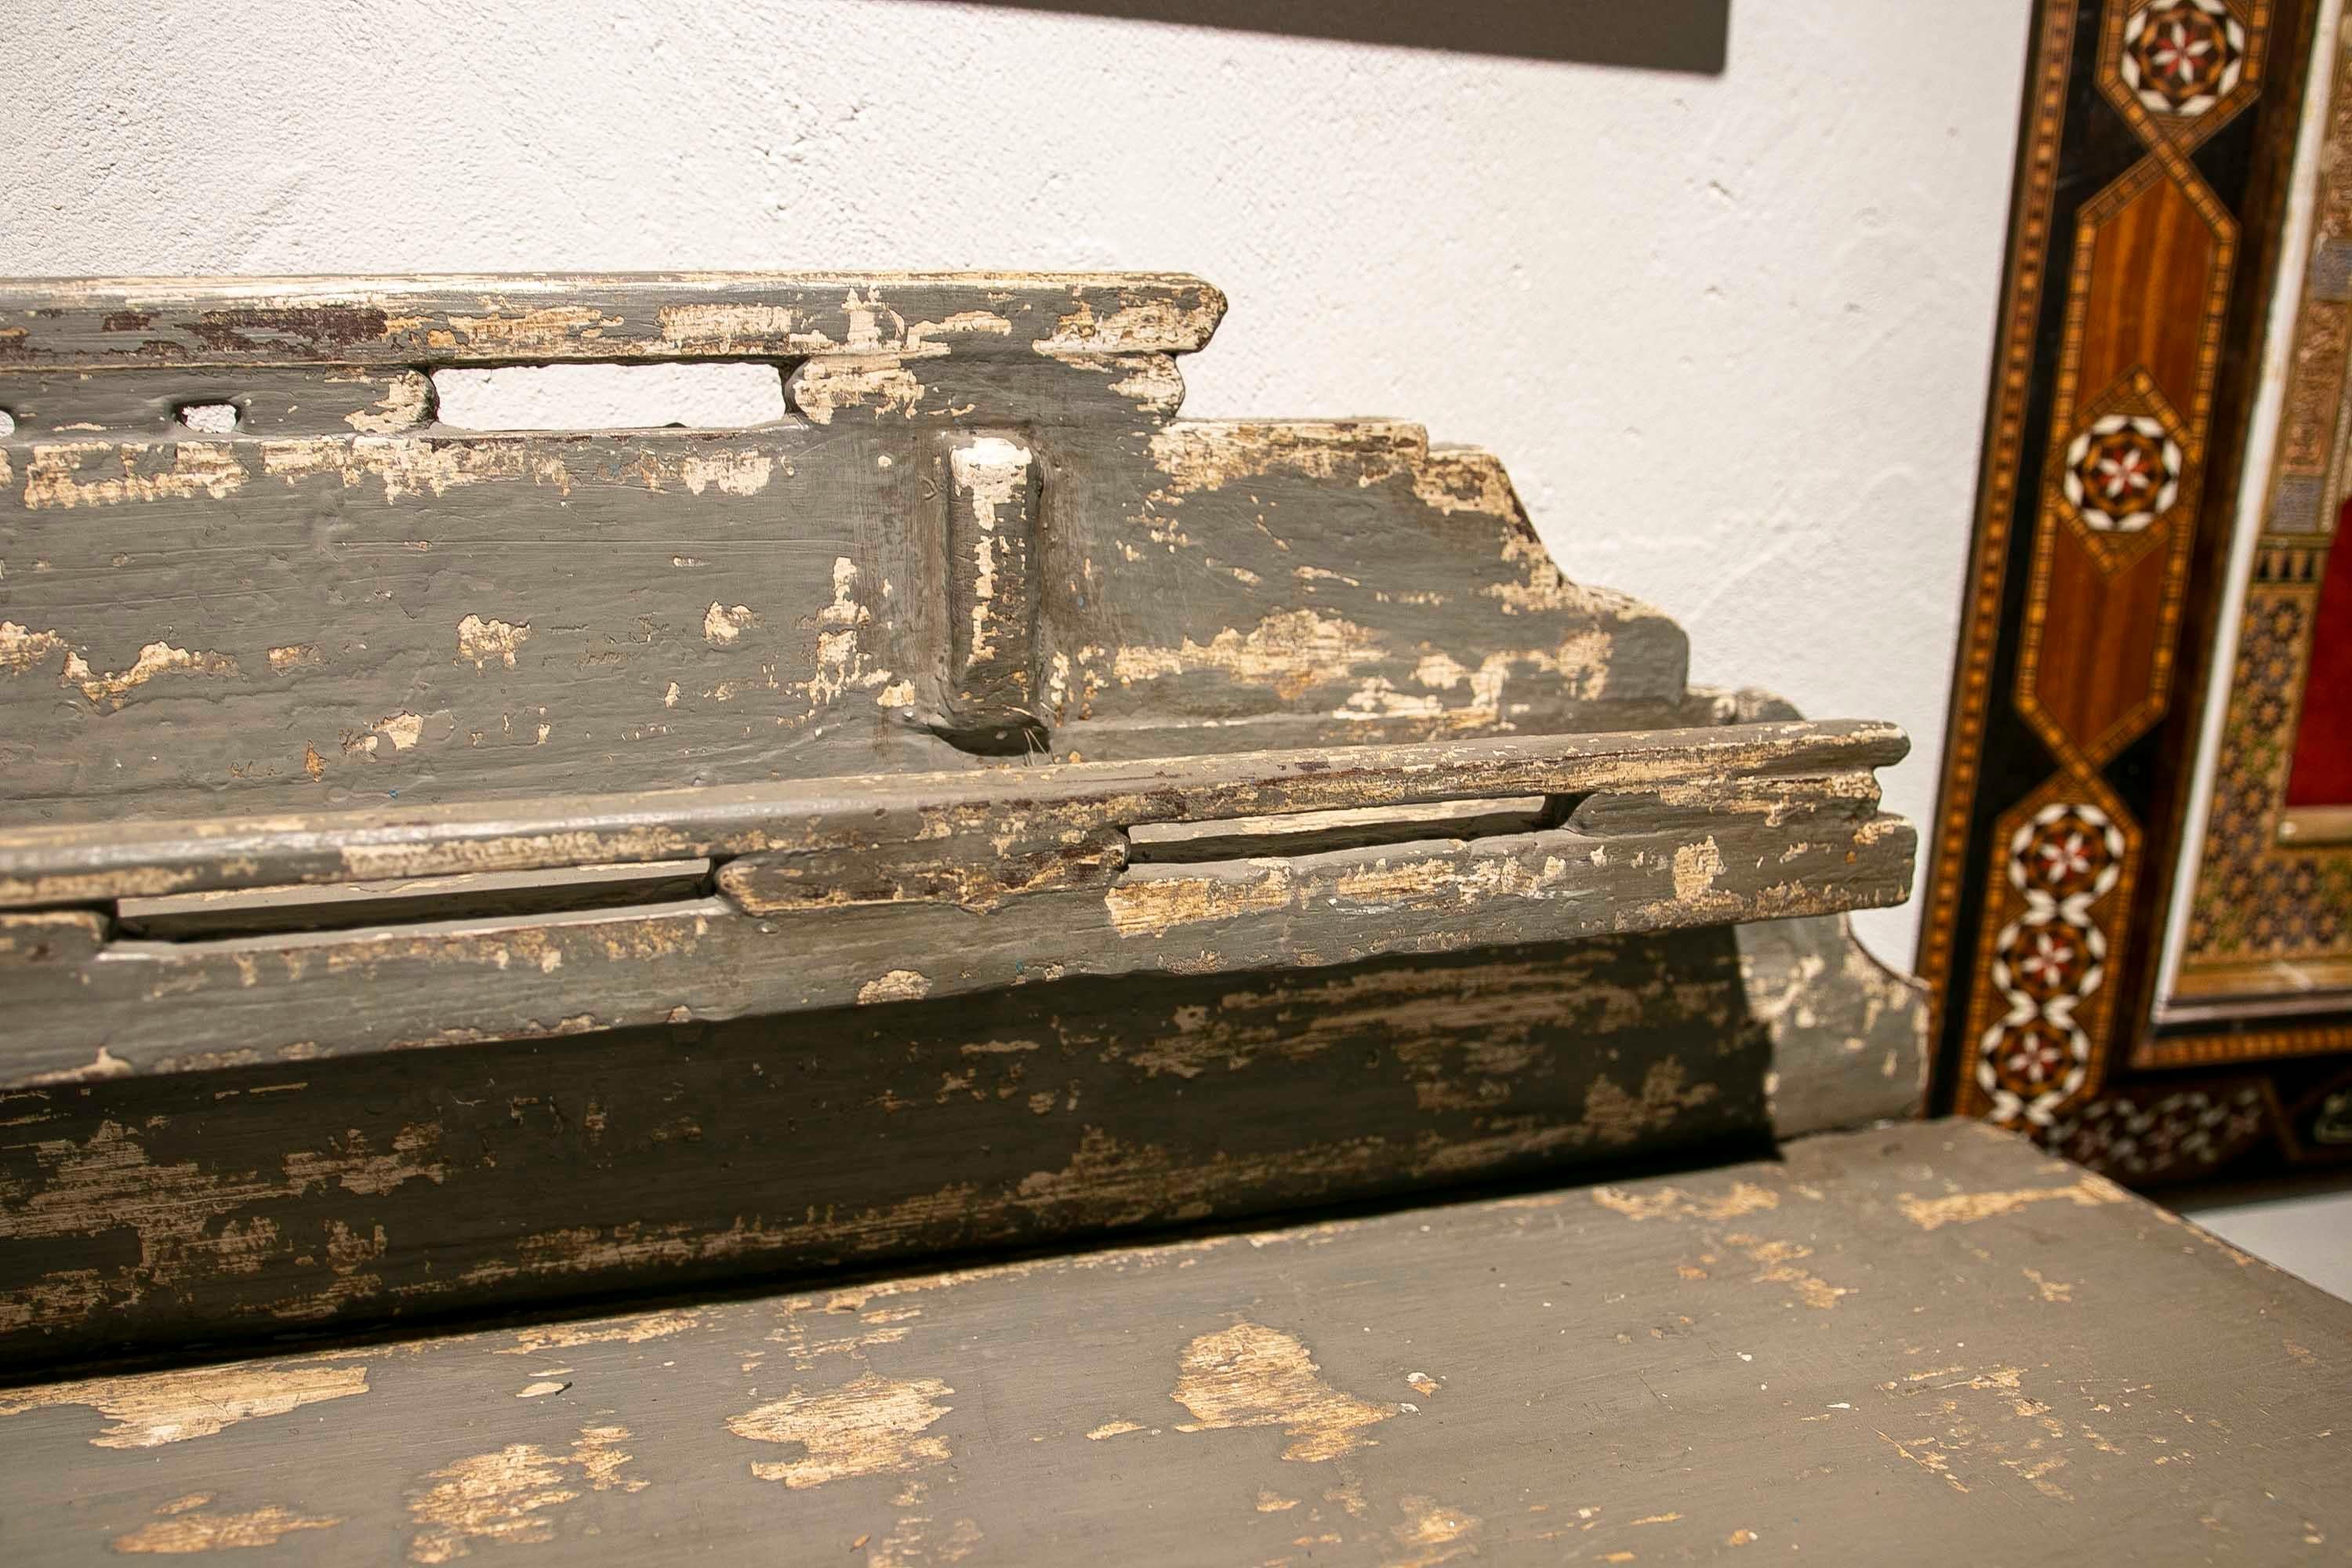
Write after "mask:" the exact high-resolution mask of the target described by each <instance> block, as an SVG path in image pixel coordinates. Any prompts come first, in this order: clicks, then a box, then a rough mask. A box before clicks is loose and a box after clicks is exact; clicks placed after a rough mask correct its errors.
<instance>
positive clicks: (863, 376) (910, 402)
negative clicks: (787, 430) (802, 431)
mask: <svg viewBox="0 0 2352 1568" xmlns="http://www.w3.org/2000/svg"><path fill="white" fill-rule="evenodd" d="M791 391H792V399H793V408H794V409H795V410H797V411H798V412H799V413H801V414H803V415H804V416H806V417H807V418H808V419H809V421H810V422H811V423H812V424H816V425H830V424H832V423H833V421H834V417H835V416H836V415H838V414H841V413H843V412H844V411H845V410H848V409H853V408H864V407H867V406H869V405H870V406H871V407H872V408H873V410H874V417H875V418H877V419H881V418H885V417H887V416H890V415H892V414H896V415H898V416H900V417H901V418H905V419H912V418H913V417H914V416H915V407H916V405H918V404H919V403H920V402H922V400H923V384H922V383H921V382H920V381H919V380H917V379H916V377H915V373H914V372H913V371H912V370H910V369H908V366H907V363H906V362H905V361H904V360H901V359H898V358H897V357H895V356H892V357H877V358H872V359H861V358H843V359H813V360H810V361H809V362H808V363H806V364H803V365H802V366H801V368H800V369H799V370H798V371H796V372H794V373H793V380H792V388H791Z"/></svg>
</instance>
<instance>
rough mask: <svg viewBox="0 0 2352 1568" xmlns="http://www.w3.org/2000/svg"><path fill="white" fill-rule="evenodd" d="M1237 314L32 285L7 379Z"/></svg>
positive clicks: (1112, 338) (1082, 303) (1179, 300)
mask: <svg viewBox="0 0 2352 1568" xmlns="http://www.w3.org/2000/svg"><path fill="white" fill-rule="evenodd" d="M1224 309H1225V300H1224V296H1223V295H1222V294H1220V293H1219V292H1218V291H1217V290H1216V289H1213V288H1211V287H1210V286H1209V285H1208V284H1206V283H1203V282H1202V281H1201V280H1200V279H1197V278H1188V277H1184V276H1182V275H1180V274H1173V273H1069V274H1060V273H1036V272H1028V273H1001V274H988V273H919V272H903V273H890V272H876V273H868V272H857V273H817V272H781V273H760V272H734V273H729V272H639V273H615V274H605V275H602V276H599V275H595V274H584V273H572V274H568V275H563V276H545V275H537V274H506V275H498V274H491V275H484V276H480V277H456V276H445V277H382V278H240V279H211V278H130V279H10V280H7V281H5V282H0V322H5V325H0V365H5V367H7V368H10V369H15V370H27V371H29V370H40V369H46V368H50V367H58V368H67V369H73V370H92V369H113V368H120V369H127V370H131V371H142V372H151V373H152V371H155V370H157V369H164V368H177V367H179V366H181V365H273V364H289V363H292V364H299V363H326V364H339V365H374V366H385V367H389V368H392V369H395V370H398V369H406V368H408V367H409V366H411V365H415V364H418V363H452V364H473V363H515V362H524V361H534V360H625V359H640V358H644V359H697V358H720V359H763V358H780V357H781V358H792V359H800V358H804V357H809V356H835V355H847V356H856V357H874V356H877V355H885V354H897V355H904V356H906V357H909V358H925V357H931V356H936V355H944V354H947V353H980V354H1003V355H1015V356H1018V355H1027V354H1032V353H1047V354H1073V353H1075V354H1104V353H1189V352H1191V351H1192V350H1194V349H1197V348H1199V347H1201V346H1202V344H1203V343H1205V342H1208V339H1209V334H1210V333H1211V332H1212V331H1214V330H1215V329H1216V324H1217V321H1218V318H1220V317H1221V316H1223V314H1224Z"/></svg>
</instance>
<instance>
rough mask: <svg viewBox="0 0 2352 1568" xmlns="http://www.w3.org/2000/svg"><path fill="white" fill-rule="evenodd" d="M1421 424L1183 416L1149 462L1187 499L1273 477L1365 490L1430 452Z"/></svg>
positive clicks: (1172, 491)
mask: <svg viewBox="0 0 2352 1568" xmlns="http://www.w3.org/2000/svg"><path fill="white" fill-rule="evenodd" d="M1428 450H1429V437H1428V434H1427V432H1425V431H1423V429H1422V427H1421V426H1418V425H1405V424H1398V423H1393V422H1386V421H1380V420H1356V421H1349V422H1345V423H1333V424H1307V423H1304V422H1300V423H1267V422H1258V423H1251V422H1247V421H1239V420H1234V421H1216V420H1197V419H1185V420H1179V421H1177V422H1176V423H1174V424H1172V425H1170V426H1167V427H1166V428H1165V429H1161V430H1158V431H1155V432H1154V433H1153V434H1152V437H1151V460H1152V463H1153V464H1154V466H1156V467H1157V468H1159V469H1160V472H1161V473H1162V474H1164V475H1165V476H1166V477H1167V484H1166V485H1165V487H1164V490H1165V493H1166V494H1168V495H1171V496H1184V495H1188V494H1192V493H1193V492H1195V491H1201V490H1214V489H1223V488H1224V487H1225V486H1227V485H1232V484H1238V483H1241V482H1242V481H1244V480H1247V479H1260V478H1264V477H1265V476H1267V475H1270V474H1288V475H1295V476H1297V477H1298V478H1300V479H1317V480H1324V481H1329V480H1333V479H1352V480H1353V481H1354V482H1355V484H1356V485H1357V486H1358V487H1359V488H1368V487H1370V486H1372V485H1376V484H1379V483H1381V481H1383V480H1385V479H1391V478H1394V477H1396V476H1398V475H1400V474H1404V473H1407V472H1409V471H1410V470H1411V469H1412V466H1413V465H1414V464H1416V463H1418V462H1419V461H1421V460H1422V458H1423V457H1424V456H1425V455H1426V454H1427V452H1428Z"/></svg>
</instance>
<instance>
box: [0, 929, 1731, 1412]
mask: <svg viewBox="0 0 2352 1568" xmlns="http://www.w3.org/2000/svg"><path fill="white" fill-rule="evenodd" d="M164 1011H167V1012H168V1009H164ZM180 1049H181V1051H182V1053H183V1054H182V1056H181V1058H179V1059H178V1060H177V1061H175V1062H173V1064H171V1065H172V1068H173V1070H168V1071H167V1070H156V1071H148V1072H142V1073H138V1074H135V1075H131V1076H125V1077H118V1078H113V1079H103V1080H84V1081H78V1082H71V1083H54V1084H43V1085H35V1086H31V1087H27V1088H23V1089H13V1090H0V1122H5V1123H6V1124H7V1126H8V1135H7V1138H6V1139H5V1141H0V1197H5V1203H0V1364H5V1365H8V1366H13V1367H16V1368H24V1367H26V1365H27V1364H30V1365H32V1366H36V1367H37V1366H43V1365H48V1366H55V1365H58V1364H60V1363H62V1362H65V1361H68V1360H73V1359H80V1358H87V1357H89V1356H93V1355H106V1354H119V1353H121V1352H123V1351H125V1350H127V1349H130V1348H132V1347H142V1348H152V1347H155V1346H158V1345H163V1346H171V1345H174V1344H180V1343H184V1342H215V1343H217V1342H223V1341H230V1340H236V1339H238V1338H257V1337H268V1336H272V1335H282V1334H286V1333H291V1332H298V1331H317V1330H319V1329H321V1328H329V1327H339V1326H346V1325H351V1324H354V1323H367V1322H373V1321H385V1320H396V1321H416V1320H420V1319H423V1320H429V1319H431V1318H434V1317H436V1316H446V1315H448V1314H451V1313H460V1312H476V1313H478V1312H481V1311H484V1310H497V1309H499V1308H502V1307H512V1306H514V1305H517V1304H520V1303H525V1302H555V1303H560V1302H561V1301H562V1300H565V1299H566V1298H567V1297H571V1296H574V1295H580V1294H589V1293H595V1294H610V1293H613V1292H615V1291H633V1290H634V1291H642V1290H646V1289H676V1288H677V1286H678V1285H679V1284H680V1283H682V1282H685V1281H688V1280H692V1281H698V1282H712V1281H723V1280H726V1279H730V1278H740V1277H743V1276H759V1277H762V1278H770V1279H772V1278H775V1277H778V1276H780V1275H798V1276H803V1277H806V1276H809V1275H813V1274H818V1273H822V1272H824V1271H825V1270H829V1269H838V1268H842V1267H845V1266H855V1267H866V1268H871V1267H874V1266H876V1265H877V1264H878V1263H883V1262H890V1261H898V1262H903V1261H904V1260H906V1259H908V1258H919V1257H922V1256H925V1255H938V1254H940V1253H969V1252H971V1251H973V1250H974V1249H987V1248H992V1247H1011V1246H1022V1247H1037V1246H1041V1245H1046V1244H1051V1243H1056V1242H1062V1243H1067V1242H1069V1241H1071V1240H1074V1239H1082V1238H1085V1237H1090V1236H1099V1235H1102V1234H1106V1233H1110V1232H1118V1231H1132V1230H1135V1229H1137V1228H1139V1227H1152V1226H1171V1225H1181V1224H1190V1223H1196V1222H1199V1221H1202V1220H1206V1219H1229V1218H1233V1217H1236V1216H1241V1215H1254V1214H1263V1213H1267V1212H1270V1211H1276V1210H1279V1209H1281V1208H1284V1207H1286V1206H1293V1205H1303V1204H1331V1203H1345V1202H1350V1201H1360V1200H1362V1199H1365V1198H1369V1197H1387V1198H1397V1197H1401V1196H1402V1195H1403V1194H1409V1193H1411V1192H1413V1191H1415V1190H1420V1189H1426V1188H1432V1187H1447V1186H1453V1185H1456V1184H1462V1183H1466V1182H1476V1181H1481V1180H1489V1179H1496V1178H1508V1179H1521V1180H1524V1179H1531V1178H1534V1177H1536V1176H1538V1175H1541V1174H1544V1173H1552V1172H1559V1171H1563V1170H1570V1169H1574V1168H1577V1167H1579V1166H1591V1165H1592V1164H1594V1163H1601V1162H1610V1161H1622V1160H1625V1159H1629V1158H1651V1159H1656V1158H1664V1157H1668V1156H1673V1155H1681V1156H1683V1157H1686V1158H1693V1159H1705V1158H1709V1157H1719V1152H1723V1151H1737V1150H1740V1149H1749V1148H1761V1147H1763V1146H1765V1144H1766V1143H1767V1142H1768V1141H1769V1135H1770V1130H1771V1122H1770V1119H1769V1112H1768V1109H1767V1104H1766V1093H1765V1086H1766V1083H1767V1081H1768V1075H1769V1071H1770V1068H1771V1064H1772V1060H1773V1045H1772V1039H1771V1037H1770V1035H1769V1032H1768V1030H1767V1029H1766V1027H1765V1026H1763V1024H1762V1023H1761V1021H1760V1020H1759V1018H1758V1017H1757V1016H1756V1015H1755V1014H1754V1012H1753V1010H1752V1008H1751V1006H1750V1004H1749V1000H1748V991H1747V988H1746V986H1745V985H1744V984H1743V980H1742V973H1741V968H1740V963H1739V954H1738V948H1737V946H1736V944H1735V942H1734V940H1733V935H1732V932H1731V931H1728V930H1726V929H1724V928H1710V929H1705V930H1697V931H1675V932H1668V933H1663V934H1660V935H1655V936H1645V937H1623V938H1602V939H1599V940H1596V941H1588V942H1566V943H1549V944H1543V945H1537V946H1529V947H1517V948H1487V949H1483V950H1479V951H1475V952H1464V953H1458V954H1454V955H1450V956H1443V957H1440V956H1429V955H1416V956H1411V957H1402V958H1391V959H1384V960H1378V961H1374V962H1371V963H1357V964H1346V965H1339V966H1335V967H1331V968H1325V969H1315V970H1304V969H1296V968H1292V969H1284V970H1276V971H1269V972H1265V973H1236V974H1228V975H1213V974H1212V975H1138V976H1129V977H1121V978H1118V979H1115V980H1075V979H1066V980H1063V981H1060V982H1057V983H1054V984H1038V985H1023V986H1017V987H1012V988H1008V989H1003V990H998V991H985V992H979V993H974V994H967V995H961V996H952V997H932V998H927V999H925V1000H921V1001H909V1002H899V1003H894V1004H891V1005H887V1006H864V1007H852V1008H846V1009H839V1010H835V1011H833V1012H829V1013H815V1014H798V1015H793V1016H784V1017H775V1016H756V1017H749V1018H743V1019H740V1020H737V1021H734V1022H731V1023H724V1024H713V1023H699V1022H698V1023H690V1024H685V1025H675V1026H673V1025H665V1026H659V1027H656V1028H641V1029H622V1030H601V1031H596V1032H593V1033H588V1034H581V1035H572V1036H566V1037H562V1038H556V1039H547V1040H517V1041H501V1042H483V1043H479V1044H474V1045H467V1046H455V1047H444V1048H440V1049H435V1050H412V1051H395V1052H389V1053H375V1054H371V1055H363V1056H347V1057H336V1058H324V1059H319V1060H296V1061H287V1062H253V1061H252V1060H251V1058H250V1056H249V1054H248V1053H247V1051H246V1050H245V1048H244V1047H242V1043H241V1042H240V1041H239V1040H238V1039H237V1038H236V1037H220V1036H214V1035H205V1034H199V1033H196V1032H194V1031H191V1032H190V1033H189V1034H188V1035H187V1036H186V1037H185V1038H184V1041H183V1043H182V1045H181V1047H180ZM1039 1173H1045V1175H1044V1176H1040V1174H1039Z"/></svg>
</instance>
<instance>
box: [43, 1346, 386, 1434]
mask: <svg viewBox="0 0 2352 1568" xmlns="http://www.w3.org/2000/svg"><path fill="white" fill-rule="evenodd" d="M366 1392H367V1368H366V1367H364V1366H328V1365H323V1364H320V1363H305V1362H248V1363H240V1364H231V1365H226V1366H199V1367H190V1368H187V1369H185V1370H184V1371H176V1372H154V1373H138V1374H135V1375H131V1376H126V1377H93V1378H84V1379H81V1380H79V1381H78V1382H74V1383H52V1384H43V1385H41V1386H38V1387H33V1388H17V1389H9V1390H5V1391H0V1415H23V1414H25V1413H26V1411H28V1410H43V1409H48V1408H51V1407H54V1406H58V1405H87V1406H89V1408H90V1409H92V1410H95V1411H97V1412H98V1413H99V1414H100V1415H103V1416H105V1417H106V1419H107V1421H108V1423H109V1425H107V1426H105V1427H103V1428H101V1429H100V1431H99V1433H98V1434H97V1436H93V1437H91V1438H90V1440H89V1442H90V1446H91V1447H94V1448H157V1447H163V1445H164V1444H166V1443H184V1442H186V1441H188V1440H189V1439H190V1438H192V1437H209V1436H212V1435H213V1434H214V1433H215V1432H218V1431H220V1430H221V1429H222V1428H224V1427H227V1426H236V1424H237V1423H238V1422H240V1421H250V1420H253V1419H255V1418H257V1417H258V1416H264V1415H285V1414H286V1413H287V1412H289V1411H291V1410H298V1409H299V1408H301V1407H302V1406H303V1405H316V1404H318V1403H320V1401H322V1400H328V1399H347V1398H349V1397H351V1396H352V1395H353V1394H365V1393H366Z"/></svg>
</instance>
